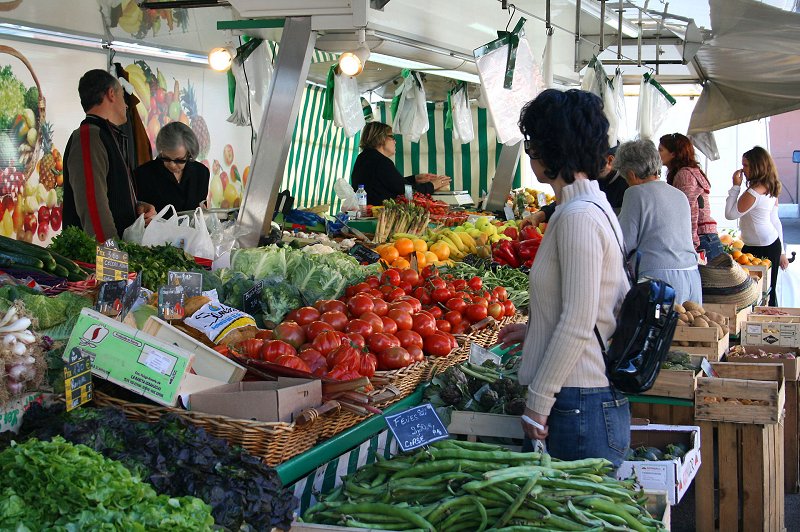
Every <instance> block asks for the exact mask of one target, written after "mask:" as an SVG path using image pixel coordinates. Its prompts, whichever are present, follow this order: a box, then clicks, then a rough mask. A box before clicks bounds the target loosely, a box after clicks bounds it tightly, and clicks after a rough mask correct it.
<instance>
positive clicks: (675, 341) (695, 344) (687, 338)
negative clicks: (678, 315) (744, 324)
mask: <svg viewBox="0 0 800 532" xmlns="http://www.w3.org/2000/svg"><path fill="white" fill-rule="evenodd" d="M729 345H730V339H729V337H728V335H727V334H722V333H720V330H719V329H718V328H717V327H688V326H685V325H678V326H677V327H675V335H674V336H673V337H672V346H671V348H670V349H672V350H675V351H685V352H687V353H689V354H690V355H704V356H705V357H706V358H707V359H708V360H709V361H710V362H716V361H718V360H720V358H722V355H723V354H724V353H725V351H727V350H728V346H729Z"/></svg>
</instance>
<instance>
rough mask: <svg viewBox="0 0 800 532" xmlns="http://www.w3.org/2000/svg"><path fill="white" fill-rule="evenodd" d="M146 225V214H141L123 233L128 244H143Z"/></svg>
mask: <svg viewBox="0 0 800 532" xmlns="http://www.w3.org/2000/svg"><path fill="white" fill-rule="evenodd" d="M144 230H145V224H144V214H140V215H139V217H138V218H136V221H135V222H133V223H132V224H131V226H130V227H126V228H125V230H124V231H123V232H122V239H123V240H125V241H126V242H133V243H134V244H141V243H142V237H143V236H144Z"/></svg>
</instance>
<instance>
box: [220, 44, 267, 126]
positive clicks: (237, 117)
mask: <svg viewBox="0 0 800 532" xmlns="http://www.w3.org/2000/svg"><path fill="white" fill-rule="evenodd" d="M259 48H260V47H259ZM231 72H232V73H233V77H234V79H235V80H236V92H235V94H234V97H233V114H231V116H229V117H228V122H230V123H232V124H235V125H237V126H249V125H250V95H249V94H248V90H247V77H246V76H245V74H244V69H243V68H242V63H241V62H239V60H238V58H236V57H234V58H233V61H232V62H231Z"/></svg>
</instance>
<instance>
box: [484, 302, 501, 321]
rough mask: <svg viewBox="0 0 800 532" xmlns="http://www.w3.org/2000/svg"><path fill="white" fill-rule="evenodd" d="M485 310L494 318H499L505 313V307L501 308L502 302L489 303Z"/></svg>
mask: <svg viewBox="0 0 800 532" xmlns="http://www.w3.org/2000/svg"><path fill="white" fill-rule="evenodd" d="M487 312H488V314H489V316H491V317H493V318H494V319H496V320H501V319H503V315H504V314H505V309H504V308H503V304H502V303H492V304H491V305H489V308H488V309H487Z"/></svg>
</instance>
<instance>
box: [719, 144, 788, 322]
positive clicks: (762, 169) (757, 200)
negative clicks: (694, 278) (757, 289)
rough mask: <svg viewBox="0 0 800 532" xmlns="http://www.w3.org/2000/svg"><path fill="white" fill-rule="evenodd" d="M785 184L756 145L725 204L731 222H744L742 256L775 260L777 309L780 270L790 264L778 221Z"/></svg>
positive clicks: (744, 157) (772, 303)
mask: <svg viewBox="0 0 800 532" xmlns="http://www.w3.org/2000/svg"><path fill="white" fill-rule="evenodd" d="M743 176H744V177H746V178H747V190H745V191H744V194H742V195H741V197H740V196H739V191H740V189H741V185H742V177H743ZM780 193H781V182H780V179H778V170H777V169H776V168H775V163H774V162H773V160H772V157H771V156H770V154H769V153H768V152H767V150H765V149H764V148H762V147H760V146H756V147H755V148H753V149H752V150H749V151H746V152H744V154H743V155H742V169H741V170H736V171H735V172H734V173H733V186H732V187H731V189H730V190H729V191H728V199H727V201H726V203H725V217H726V218H727V219H728V220H736V219H741V221H740V222H739V228H740V229H741V230H742V241H744V243H745V245H744V247H743V248H742V253H752V254H753V255H754V256H756V257H762V258H763V257H766V258H768V259H769V260H770V261H772V265H773V267H772V279H771V283H772V291H771V292H770V295H769V305H770V306H771V307H775V306H777V304H778V303H777V298H776V295H775V286H776V284H775V283H776V281H777V279H778V268H777V266H778V265H780V267H781V269H784V270H785V269H786V267H787V266H789V261H788V260H787V259H786V254H785V253H784V250H783V226H782V225H781V220H780V218H778V196H779V195H780Z"/></svg>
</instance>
